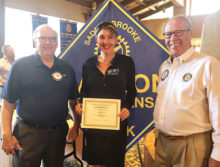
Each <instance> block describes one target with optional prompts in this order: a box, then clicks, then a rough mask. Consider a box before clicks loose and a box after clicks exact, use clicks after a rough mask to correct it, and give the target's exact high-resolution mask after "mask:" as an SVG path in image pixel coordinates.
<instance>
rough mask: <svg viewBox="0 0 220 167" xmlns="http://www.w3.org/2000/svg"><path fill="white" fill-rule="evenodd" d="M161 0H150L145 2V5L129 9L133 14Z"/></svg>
mask: <svg viewBox="0 0 220 167" xmlns="http://www.w3.org/2000/svg"><path fill="white" fill-rule="evenodd" d="M160 1H161V0H150V1H148V2H144V4H145V5H140V6H138V7H136V8H133V9H131V10H129V12H131V13H132V14H135V13H137V12H139V11H140V10H143V9H145V8H147V7H148V6H151V5H153V4H155V3H158V2H160Z"/></svg>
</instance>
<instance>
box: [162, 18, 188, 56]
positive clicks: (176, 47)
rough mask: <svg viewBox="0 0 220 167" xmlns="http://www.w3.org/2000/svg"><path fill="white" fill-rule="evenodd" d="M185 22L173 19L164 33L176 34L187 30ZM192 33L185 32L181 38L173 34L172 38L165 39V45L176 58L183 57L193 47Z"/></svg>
mask: <svg viewBox="0 0 220 167" xmlns="http://www.w3.org/2000/svg"><path fill="white" fill-rule="evenodd" d="M187 29H188V27H187V26H186V24H185V22H184V21H183V20H182V19H178V18H177V19H172V20H170V21H168V22H167V24H166V27H165V29H164V33H170V32H175V31H178V30H187ZM191 38H192V32H191V31H190V30H189V31H184V32H183V34H182V35H181V36H178V37H177V36H175V35H174V34H172V35H171V36H170V38H165V44H166V46H167V48H168V49H169V51H170V52H171V54H172V55H173V56H175V57H177V56H180V55H182V54H183V53H184V52H186V51H187V50H188V49H189V48H190V47H191Z"/></svg>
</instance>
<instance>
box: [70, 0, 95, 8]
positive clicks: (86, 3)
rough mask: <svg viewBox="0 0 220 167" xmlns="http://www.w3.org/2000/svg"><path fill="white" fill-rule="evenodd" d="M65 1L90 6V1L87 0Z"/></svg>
mask: <svg viewBox="0 0 220 167" xmlns="http://www.w3.org/2000/svg"><path fill="white" fill-rule="evenodd" d="M66 1H68V2H72V3H75V4H78V5H81V6H84V7H87V8H92V3H90V2H87V1H83V0H66Z"/></svg>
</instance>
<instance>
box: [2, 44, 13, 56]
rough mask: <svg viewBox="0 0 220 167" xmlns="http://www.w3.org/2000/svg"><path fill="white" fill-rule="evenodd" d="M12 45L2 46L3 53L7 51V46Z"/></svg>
mask: <svg viewBox="0 0 220 167" xmlns="http://www.w3.org/2000/svg"><path fill="white" fill-rule="evenodd" d="M9 47H11V46H10V45H3V46H2V53H3V55H4V54H5V53H6V50H7V48H9Z"/></svg>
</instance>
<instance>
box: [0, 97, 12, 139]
mask: <svg viewBox="0 0 220 167" xmlns="http://www.w3.org/2000/svg"><path fill="white" fill-rule="evenodd" d="M14 108H15V105H14V104H11V103H9V102H8V101H7V100H3V105H2V111H1V118H2V134H3V137H4V136H8V135H12V116H13V112H14Z"/></svg>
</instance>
